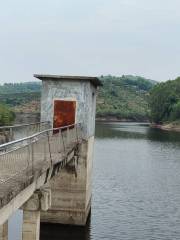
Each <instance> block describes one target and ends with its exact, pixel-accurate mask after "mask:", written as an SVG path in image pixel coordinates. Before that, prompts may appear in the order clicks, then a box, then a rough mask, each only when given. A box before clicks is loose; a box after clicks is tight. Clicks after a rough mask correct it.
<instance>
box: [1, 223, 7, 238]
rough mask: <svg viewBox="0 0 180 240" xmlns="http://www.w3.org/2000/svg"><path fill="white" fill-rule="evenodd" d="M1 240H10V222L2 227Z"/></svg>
mask: <svg viewBox="0 0 180 240" xmlns="http://www.w3.org/2000/svg"><path fill="white" fill-rule="evenodd" d="M0 240H8V222H5V223H4V224H3V225H0Z"/></svg>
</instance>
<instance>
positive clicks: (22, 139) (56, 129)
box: [0, 123, 81, 150]
mask: <svg viewBox="0 0 180 240" xmlns="http://www.w3.org/2000/svg"><path fill="white" fill-rule="evenodd" d="M79 125H81V123H76V124H71V125H67V126H64V127H59V128H50V129H46V130H43V131H41V132H38V133H35V134H33V135H31V136H28V137H24V138H21V139H18V140H14V141H11V142H8V143H4V144H1V145H0V150H1V149H2V148H6V147H8V146H11V145H13V144H16V143H20V142H23V141H27V140H31V139H33V138H35V137H38V136H40V135H42V134H43V133H48V132H50V131H58V130H59V131H60V130H63V129H67V128H71V127H75V126H79Z"/></svg>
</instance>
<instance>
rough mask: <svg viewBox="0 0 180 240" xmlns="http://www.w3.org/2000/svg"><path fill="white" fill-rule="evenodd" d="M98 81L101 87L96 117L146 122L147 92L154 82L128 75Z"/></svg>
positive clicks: (103, 78)
mask: <svg viewBox="0 0 180 240" xmlns="http://www.w3.org/2000/svg"><path fill="white" fill-rule="evenodd" d="M100 79H101V81H102V83H103V87H102V88H101V89H100V91H99V96H98V104H97V117H105V118H107V117H113V118H116V119H119V120H122V119H128V120H135V121H141V120H147V118H148V111H149V110H148V103H147V96H148V91H149V90H150V89H152V88H153V86H154V85H155V84H156V82H155V81H152V80H148V79H145V78H142V77H136V76H129V75H128V76H122V77H113V76H105V77H101V78H100Z"/></svg>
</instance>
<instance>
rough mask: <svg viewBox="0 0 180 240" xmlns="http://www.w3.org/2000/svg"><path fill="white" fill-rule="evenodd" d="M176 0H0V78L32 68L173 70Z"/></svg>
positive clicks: (160, 74)
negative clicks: (0, 1)
mask: <svg viewBox="0 0 180 240" xmlns="http://www.w3.org/2000/svg"><path fill="white" fill-rule="evenodd" d="M179 9H180V1H179V0H172V1H168V2H165V1H163V0H158V1H157V0H156V1H155V0H151V1H148V2H147V1H146V2H145V1H144V0H112V1H108V0H87V1H83V0H76V1H73V0H67V1H63V0H54V1H50V0H46V1H43V0H39V1H35V0H31V1H26V2H25V1H23V0H15V1H13V2H12V1H10V0H6V1H4V2H2V3H1V15H0V21H1V25H2V26H3V27H2V28H1V32H0V37H1V42H0V43H1V45H0V46H1V47H0V49H1V57H0V64H1V65H0V66H1V68H0V69H1V71H0V74H1V78H0V83H1V84H3V83H8V82H25V81H28V82H29V81H34V80H35V79H34V77H33V74H34V73H44V74H60V75H88V76H100V75H108V74H111V75H116V76H121V75H123V74H124V75H138V76H142V77H145V78H149V79H152V80H156V81H165V80H169V79H174V78H176V77H178V76H180V68H179V53H180V45H179V40H180V28H179V26H180V13H179Z"/></svg>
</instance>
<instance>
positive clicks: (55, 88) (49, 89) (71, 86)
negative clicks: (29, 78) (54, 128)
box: [41, 79, 96, 138]
mask: <svg viewBox="0 0 180 240" xmlns="http://www.w3.org/2000/svg"><path fill="white" fill-rule="evenodd" d="M55 99H62V100H73V101H76V102H77V112H76V123H82V126H83V133H84V136H85V138H88V137H90V136H94V129H95V112H96V88H95V87H94V86H93V85H92V84H91V83H90V82H87V81H78V80H73V81H65V80H64V81H63V80H61V81H53V80H51V79H50V80H46V81H43V82H42V97H41V121H48V122H51V124H53V112H54V109H53V107H54V105H53V104H54V100H55Z"/></svg>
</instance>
